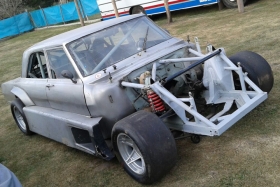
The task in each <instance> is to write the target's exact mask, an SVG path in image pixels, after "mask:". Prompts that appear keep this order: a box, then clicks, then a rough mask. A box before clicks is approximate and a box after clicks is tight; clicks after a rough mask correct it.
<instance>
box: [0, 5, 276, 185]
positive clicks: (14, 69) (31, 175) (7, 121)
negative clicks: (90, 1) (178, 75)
mask: <svg viewBox="0 0 280 187" xmlns="http://www.w3.org/2000/svg"><path fill="white" fill-rule="evenodd" d="M279 5H280V2H279V0H269V1H268V0H258V1H257V0H255V1H252V2H251V3H250V4H249V5H248V6H246V7H245V13H243V14H239V13H238V12H237V10H236V9H224V10H222V11H218V10H217V9H218V8H217V6H210V7H202V8H195V9H190V10H184V11H177V12H173V13H172V15H173V20H174V22H173V23H172V24H166V19H165V15H160V16H155V17H154V18H153V19H154V21H155V22H156V23H157V24H158V25H160V26H161V27H163V28H165V29H167V30H169V31H170V33H171V34H172V35H173V36H176V37H178V38H182V39H187V36H188V35H189V36H190V38H191V39H193V37H195V36H198V37H199V39H200V43H201V45H202V49H205V47H206V45H207V44H209V43H211V44H212V45H214V46H216V47H225V49H226V52H227V54H228V55H232V54H234V53H236V52H238V51H242V50H251V51H255V52H257V53H259V54H261V55H262V56H263V57H264V58H266V59H267V61H268V62H269V63H270V65H271V67H272V69H273V72H274V79H275V83H274V88H273V89H272V91H271V93H270V94H269V98H268V100H266V101H265V102H264V103H262V104H261V105H260V106H259V107H257V108H256V109H255V110H253V111H252V112H250V113H249V114H248V115H247V116H245V117H244V118H243V119H242V120H240V121H239V122H237V123H236V124H235V125H234V126H233V127H232V128H230V129H229V130H228V131H226V132H225V133H224V134H223V135H222V136H220V137H203V138H202V141H201V143H199V144H192V143H191V141H190V140H189V139H182V140H178V141H177V148H178V156H179V159H178V162H177V165H176V166H175V167H174V168H173V169H172V171H171V172H170V173H168V174H167V176H166V177H165V178H163V179H162V180H161V181H159V182H157V183H156V184H154V185H152V186H188V187H191V186H195V187H197V186H205V187H208V186H210V187H216V186H221V187H226V186H249V187H251V186H280V175H279V173H280V159H279V156H278V155H280V150H279V144H280V128H279V124H280V119H279V118H278V116H279V114H280V110H279V106H280V105H279V104H280V100H279V97H278V95H279V82H280V81H279V79H280V77H279V72H280V69H279V68H280V60H279V55H278V54H279V51H280V46H279V43H280V32H279V31H280V20H279V18H280V12H279ZM76 27H78V25H77V26H71V27H61V28H52V29H45V30H39V31H34V32H30V33H25V34H23V35H20V36H18V37H15V38H12V39H9V40H5V41H2V42H1V45H0V65H1V69H0V74H1V77H0V83H3V82H5V81H8V80H10V79H13V78H16V77H18V76H19V75H20V73H21V72H20V71H21V57H22V53H23V51H24V50H25V49H26V48H27V47H29V46H31V45H32V44H34V43H36V42H39V41H41V40H43V39H46V38H48V37H50V36H53V35H56V34H59V33H62V32H65V31H67V30H70V29H74V28H76ZM204 51H205V50H204ZM0 104H1V105H0V115H1V118H0V163H2V164H4V165H6V166H7V167H8V168H10V169H11V170H12V171H13V172H14V173H15V174H16V175H17V177H18V178H19V180H20V181H21V183H22V184H23V186H141V185H140V184H138V183H137V182H135V181H134V180H133V179H131V178H130V177H129V176H128V175H127V174H126V173H125V172H124V171H123V169H122V168H121V167H120V165H119V163H118V161H117V160H116V159H115V160H113V161H110V162H106V161H104V160H101V159H99V158H96V157H93V156H91V155H88V154H86V153H83V152H81V151H78V150H74V149H71V148H68V147H66V146H64V145H62V144H59V143H57V142H54V141H52V140H49V139H46V138H44V137H42V136H39V135H34V136H31V137H26V136H24V135H23V134H22V133H20V131H19V130H18V128H17V127H16V125H15V122H14V121H13V119H12V116H11V113H10V108H9V106H8V104H7V102H6V101H5V100H4V97H3V95H2V94H0Z"/></svg>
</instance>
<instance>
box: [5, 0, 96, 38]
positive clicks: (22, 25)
mask: <svg viewBox="0 0 280 187" xmlns="http://www.w3.org/2000/svg"><path fill="white" fill-rule="evenodd" d="M81 4H82V5H81V8H82V9H81V12H82V13H84V14H85V15H86V16H92V15H95V14H98V13H100V11H99V8H98V5H97V3H96V0H81ZM82 10H83V11H82ZM30 16H31V18H32V22H33V24H34V26H33V24H32V22H31V21H30V18H29V16H28V13H23V14H19V15H16V16H14V17H11V18H8V19H5V20H1V21H0V39H2V38H5V37H8V36H14V35H18V34H20V33H23V32H26V31H30V30H32V29H34V27H36V28H39V27H45V26H49V25H55V24H60V23H63V22H68V21H73V20H78V19H79V17H78V13H77V10H76V6H75V3H74V2H70V3H67V4H63V5H56V6H52V7H48V8H44V9H41V10H35V11H32V12H30Z"/></svg>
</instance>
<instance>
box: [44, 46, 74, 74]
mask: <svg viewBox="0 0 280 187" xmlns="http://www.w3.org/2000/svg"><path fill="white" fill-rule="evenodd" d="M47 55H48V60H49V64H50V70H51V77H52V78H53V79H65V78H64V77H63V76H62V75H61V72H62V71H63V70H68V71H70V72H71V73H72V74H73V76H74V78H78V75H77V73H76V71H75V69H74V67H73V66H72V64H71V62H70V60H69V59H68V57H67V55H66V53H65V52H64V50H63V49H62V48H57V49H51V50H48V51H47Z"/></svg>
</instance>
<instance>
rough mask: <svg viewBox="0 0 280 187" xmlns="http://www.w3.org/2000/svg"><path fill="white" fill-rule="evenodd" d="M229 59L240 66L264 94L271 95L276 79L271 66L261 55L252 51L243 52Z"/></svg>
mask: <svg viewBox="0 0 280 187" xmlns="http://www.w3.org/2000/svg"><path fill="white" fill-rule="evenodd" d="M229 59H230V60H231V61H232V62H233V63H234V64H235V65H237V63H238V62H240V66H241V67H242V70H243V71H244V72H247V73H248V77H249V78H250V79H251V80H252V81H253V82H254V83H255V84H256V85H257V86H258V87H259V88H260V89H261V90H262V91H264V92H267V93H269V92H270V90H271V89H272V87H273V83H274V78H273V73H272V70H271V67H270V65H269V64H268V62H267V61H266V60H265V59H264V58H263V57H262V56H260V55H259V54H257V53H254V52H251V51H242V52H239V53H236V54H234V55H232V56H231V57H229Z"/></svg>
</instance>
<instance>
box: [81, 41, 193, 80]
mask: <svg viewBox="0 0 280 187" xmlns="http://www.w3.org/2000/svg"><path fill="white" fill-rule="evenodd" d="M186 46H188V43H187V42H185V41H184V40H181V39H177V38H171V39H169V40H167V41H165V42H162V43H160V44H158V45H156V46H153V47H151V48H149V49H147V50H146V52H144V51H142V52H140V53H138V54H135V55H133V56H131V57H129V58H127V59H125V60H122V61H120V62H118V63H116V64H115V67H114V66H110V67H108V68H106V70H102V71H99V72H97V73H95V74H93V75H90V76H88V77H85V78H84V79H83V82H84V84H95V83H98V82H112V81H119V80H121V79H122V78H123V77H125V76H126V75H128V74H129V73H130V72H132V71H134V70H136V69H138V68H141V67H142V66H145V65H147V64H149V63H151V62H154V61H156V60H157V59H160V58H162V57H164V56H166V55H168V54H170V53H172V52H174V51H176V50H178V49H181V48H183V47H186Z"/></svg>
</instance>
